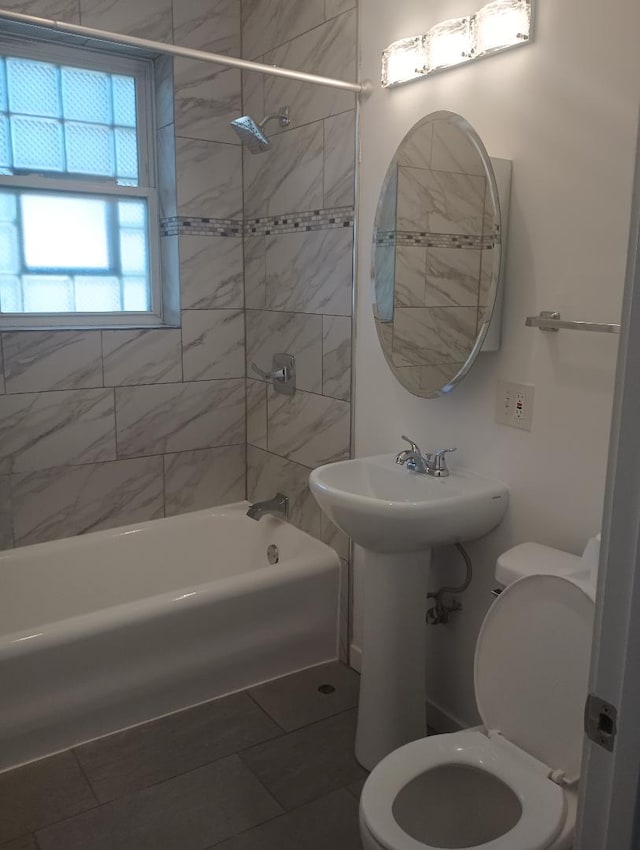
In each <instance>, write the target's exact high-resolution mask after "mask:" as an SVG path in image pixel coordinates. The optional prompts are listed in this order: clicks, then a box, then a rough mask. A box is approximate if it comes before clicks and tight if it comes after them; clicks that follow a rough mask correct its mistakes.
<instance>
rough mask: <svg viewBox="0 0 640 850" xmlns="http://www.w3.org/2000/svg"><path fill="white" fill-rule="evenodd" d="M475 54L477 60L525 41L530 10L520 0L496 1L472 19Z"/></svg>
mask: <svg viewBox="0 0 640 850" xmlns="http://www.w3.org/2000/svg"><path fill="white" fill-rule="evenodd" d="M475 19H476V20H475V35H476V44H475V50H476V54H477V55H478V56H482V55H483V54H485V53H492V52H494V51H496V50H504V49H505V48H506V47H511V46H513V45H514V44H518V43H519V42H522V41H528V39H529V30H530V28H531V7H530V6H529V3H527V2H524V1H523V0H496V2H494V3H488V4H487V5H486V6H483V7H482V9H480V11H479V12H478V13H477V15H476V16H475Z"/></svg>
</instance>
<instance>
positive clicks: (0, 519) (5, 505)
mask: <svg viewBox="0 0 640 850" xmlns="http://www.w3.org/2000/svg"><path fill="white" fill-rule="evenodd" d="M12 546H13V511H12V507H11V483H10V479H9V476H8V475H0V549H10V548H11V547H12Z"/></svg>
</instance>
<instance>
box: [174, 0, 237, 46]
mask: <svg viewBox="0 0 640 850" xmlns="http://www.w3.org/2000/svg"><path fill="white" fill-rule="evenodd" d="M240 19H241V14H240V2H239V0H189V2H184V0H182V2H181V1H180V0H175V2H174V4H173V40H174V43H175V44H180V45H181V46H183V47H193V48H194V49H196V50H207V51H209V52H210V53H227V54H230V55H232V56H239V55H240V39H241V32H240V29H241V20H240Z"/></svg>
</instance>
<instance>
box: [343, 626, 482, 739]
mask: <svg viewBox="0 0 640 850" xmlns="http://www.w3.org/2000/svg"><path fill="white" fill-rule="evenodd" d="M349 666H350V667H353V669H354V670H357V672H358V673H359V672H360V670H361V667H362V649H361V648H360V647H359V646H358V645H357V644H355V643H352V644H351V645H350V646H349ZM425 708H426V712H427V725H428V726H429V727H430V728H431V729H435V730H436V731H437V732H460V731H461V730H462V729H467V728H468V724H466V723H463V722H462V720H460V719H459V718H458V717H456V716H455V715H453V714H451V713H450V712H448V711H445V709H444V708H442V707H441V706H439V705H438V703H436V702H434V701H433V700H430V699H428V700H427V702H426V706H425Z"/></svg>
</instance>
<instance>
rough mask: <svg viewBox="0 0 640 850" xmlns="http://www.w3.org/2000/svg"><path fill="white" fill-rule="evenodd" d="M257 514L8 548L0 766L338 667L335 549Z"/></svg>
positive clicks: (0, 647) (228, 509)
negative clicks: (325, 666) (305, 671)
mask: <svg viewBox="0 0 640 850" xmlns="http://www.w3.org/2000/svg"><path fill="white" fill-rule="evenodd" d="M247 506H248V502H239V503H237V504H233V505H227V506H224V507H220V508H212V509H209V510H204V511H198V512H194V513H190V514H183V515H182V516H177V517H172V518H170V519H159V520H153V521H151V522H143V523H140V524H138V525H131V526H127V527H123V528H115V529H111V530H108V531H99V532H94V533H92V534H87V535H84V536H81V537H73V538H69V539H67V540H58V541H54V542H51V543H41V544H36V545H33V546H26V547H24V548H21V549H15V550H10V551H8V552H4V553H1V554H0V770H5V769H7V768H9V767H14V766H16V765H18V764H22V763H24V762H27V761H31V760H33V759H36V758H40V757H41V756H44V755H48V754H50V753H54V752H56V751H59V750H62V749H66V748H68V747H70V746H72V745H74V744H78V743H81V742H84V741H88V740H91V739H93V738H97V737H100V736H101V735H106V734H108V733H110V732H114V731H116V730H118V729H124V728H126V727H128V726H133V725H135V724H137V723H142V722H144V721H147V720H150V719H152V718H155V717H160V716H162V715H164V714H168V713H170V712H172V711H176V710H178V709H181V708H186V707H188V706H191V705H195V704H197V703H199V702H204V701H206V700H209V699H213V698H214V697H219V696H221V695H223V694H227V693H231V692H233V691H237V690H241V689H243V688H246V687H249V686H250V685H254V684H257V683H259V682H263V681H266V680H268V679H272V678H275V677H277V676H281V675H283V674H285V673H290V672H293V671H295V670H299V669H302V668H304V667H309V666H311V665H314V664H319V663H321V662H323V661H328V660H331V659H334V658H336V655H337V630H338V582H339V560H338V557H337V555H336V554H335V552H334V551H333V550H332V549H329V547H327V546H325V545H324V544H323V543H320V542H319V541H318V540H315V539H314V538H312V537H310V536H309V535H307V534H304V533H303V532H301V531H298V530H297V529H296V528H294V527H293V526H291V525H289V524H288V523H286V522H284V521H282V520H280V519H276V518H275V517H270V516H267V517H264V518H263V519H261V520H260V521H259V522H256V521H255V520H252V519H249V518H248V517H247V516H246V515H245V511H246V509H247ZM270 546H271V547H277V555H276V554H275V552H274V550H273V549H272V550H271V557H270V558H269V557H268V553H267V550H268V547H270ZM276 558H278V561H277V563H270V561H274V560H276Z"/></svg>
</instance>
